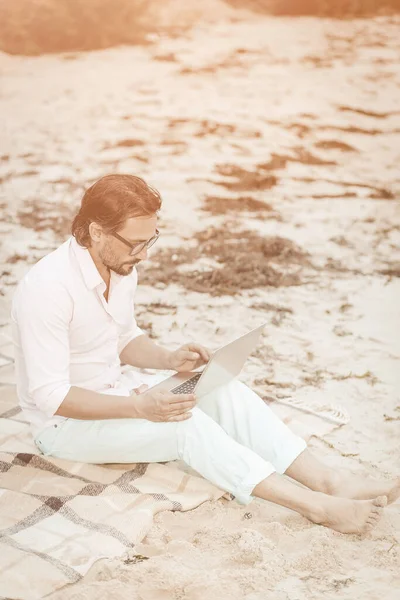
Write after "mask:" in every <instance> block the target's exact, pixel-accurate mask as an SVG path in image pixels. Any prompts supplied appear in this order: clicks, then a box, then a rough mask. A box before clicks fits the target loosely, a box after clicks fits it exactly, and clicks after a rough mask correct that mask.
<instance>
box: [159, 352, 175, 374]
mask: <svg viewBox="0 0 400 600" xmlns="http://www.w3.org/2000/svg"><path fill="white" fill-rule="evenodd" d="M172 354H173V352H171V351H170V350H164V356H163V359H162V365H163V366H162V369H166V370H168V371H171V370H173V367H172V365H171V358H172Z"/></svg>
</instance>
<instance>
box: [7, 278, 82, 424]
mask: <svg viewBox="0 0 400 600" xmlns="http://www.w3.org/2000/svg"><path fill="white" fill-rule="evenodd" d="M72 315H73V300H72V298H71V296H70V294H69V292H68V290H67V289H66V287H65V286H64V285H63V284H62V283H58V282H47V281H44V282H43V281H41V282H35V283H34V284H32V283H31V284H29V281H28V282H27V283H25V285H23V286H22V287H21V289H20V290H19V295H18V301H17V302H16V305H15V310H14V319H15V320H16V322H17V326H18V333H19V344H20V350H21V352H22V353H23V355H24V363H25V368H26V376H27V380H28V392H29V395H30V397H31V398H32V399H33V401H34V402H35V404H36V405H37V407H38V408H39V409H40V410H41V411H43V413H45V414H46V415H47V416H48V417H52V416H53V415H54V414H55V413H56V412H57V410H58V408H59V407H60V405H61V404H62V402H63V400H64V398H65V397H66V395H67V394H68V392H69V390H70V388H71V384H70V371H69V365H70V345H69V325H70V322H71V319H72Z"/></svg>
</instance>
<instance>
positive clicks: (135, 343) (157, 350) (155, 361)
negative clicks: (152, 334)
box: [120, 334, 172, 369]
mask: <svg viewBox="0 0 400 600" xmlns="http://www.w3.org/2000/svg"><path fill="white" fill-rule="evenodd" d="M171 354H172V352H170V351H169V350H167V349H166V348H162V347H161V346H158V345H157V344H156V343H155V342H153V341H152V340H151V339H150V338H149V337H148V336H147V335H145V334H142V335H139V336H138V337H135V338H133V339H131V341H130V342H128V344H127V345H126V346H125V348H124V349H123V350H122V352H121V353H120V359H121V362H122V363H124V364H126V365H131V366H132V367H137V368H139V369H140V368H143V369H172V367H171V366H170V358H171Z"/></svg>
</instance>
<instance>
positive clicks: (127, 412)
mask: <svg viewBox="0 0 400 600" xmlns="http://www.w3.org/2000/svg"><path fill="white" fill-rule="evenodd" d="M135 399H136V397H135V395H133V396H128V397H127V396H114V395H108V394H99V393H98V392H92V391H91V390H85V389H83V388H80V387H75V386H72V387H71V388H70V390H69V392H68V394H67V395H66V396H65V398H64V400H63V402H62V403H61V405H60V406H59V408H58V410H57V412H56V413H55V414H56V415H58V416H60V417H69V418H70V419H84V420H92V419H93V420H97V419H124V418H130V419H137V418H139V416H138V413H137V409H136V402H135Z"/></svg>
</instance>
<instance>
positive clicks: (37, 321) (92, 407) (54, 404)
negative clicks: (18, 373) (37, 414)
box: [13, 281, 139, 419]
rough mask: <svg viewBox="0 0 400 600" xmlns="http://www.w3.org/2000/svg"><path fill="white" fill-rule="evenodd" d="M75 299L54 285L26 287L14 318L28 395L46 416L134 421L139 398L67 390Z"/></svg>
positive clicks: (48, 283)
mask: <svg viewBox="0 0 400 600" xmlns="http://www.w3.org/2000/svg"><path fill="white" fill-rule="evenodd" d="M72 314H73V300H72V298H71V297H70V295H69V293H68V290H67V289H66V288H65V287H64V286H63V285H62V284H61V283H58V282H46V281H38V282H32V283H29V284H27V283H25V284H24V285H22V286H21V289H20V290H18V294H17V296H16V298H15V304H14V306H13V318H14V319H16V321H17V323H18V332H19V344H20V347H21V350H22V352H23V355H24V361H25V365H26V373H27V378H28V390H29V395H30V396H31V397H32V398H33V401H34V402H35V404H36V406H37V407H38V408H39V409H40V410H41V411H42V412H43V413H44V414H45V415H46V416H48V417H52V416H53V415H59V416H63V417H70V418H73V419H113V418H124V417H131V418H137V417H138V411H137V408H138V404H139V402H138V400H137V397H135V396H133V397H126V396H111V395H108V394H100V393H97V392H93V391H90V390H86V389H83V388H79V387H76V386H71V383H70V376H69V361H70V348H69V324H70V321H71V318H72Z"/></svg>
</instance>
